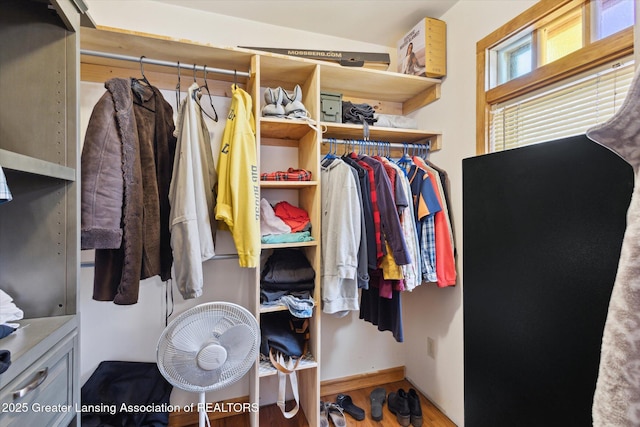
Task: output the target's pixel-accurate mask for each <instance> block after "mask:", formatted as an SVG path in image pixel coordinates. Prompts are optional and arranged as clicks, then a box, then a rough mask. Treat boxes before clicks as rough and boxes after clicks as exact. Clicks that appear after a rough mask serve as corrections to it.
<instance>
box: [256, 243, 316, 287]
mask: <svg viewBox="0 0 640 427" xmlns="http://www.w3.org/2000/svg"><path fill="white" fill-rule="evenodd" d="M315 277H316V272H315V271H314V270H313V267H312V266H311V264H310V263H309V260H307V257H306V256H305V255H304V253H303V252H302V251H300V250H297V249H288V248H284V249H275V250H274V251H273V253H272V254H271V256H269V258H268V259H267V262H266V263H265V265H264V269H263V270H262V274H261V279H260V287H261V288H262V289H264V290H269V291H311V290H313V288H314V280H315Z"/></svg>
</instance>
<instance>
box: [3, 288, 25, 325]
mask: <svg viewBox="0 0 640 427" xmlns="http://www.w3.org/2000/svg"><path fill="white" fill-rule="evenodd" d="M23 317H24V312H23V311H22V310H20V309H19V308H18V307H17V306H16V305H15V304H14V303H13V298H11V297H10V296H9V295H8V294H7V293H6V292H4V291H3V290H2V289H0V324H3V323H7V322H11V321H13V320H20V319H22V318H23Z"/></svg>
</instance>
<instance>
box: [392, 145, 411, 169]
mask: <svg viewBox="0 0 640 427" xmlns="http://www.w3.org/2000/svg"><path fill="white" fill-rule="evenodd" d="M412 163H413V159H412V158H411V156H410V155H409V144H407V143H404V142H403V143H402V157H400V159H398V161H397V162H396V164H397V165H398V166H400V168H402V169H404V168H406V167H407V166H408V165H410V164H412Z"/></svg>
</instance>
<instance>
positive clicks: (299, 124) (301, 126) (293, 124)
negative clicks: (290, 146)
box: [260, 117, 313, 140]
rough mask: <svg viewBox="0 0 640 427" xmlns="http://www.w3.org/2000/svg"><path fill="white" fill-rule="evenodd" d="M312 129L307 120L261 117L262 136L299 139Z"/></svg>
mask: <svg viewBox="0 0 640 427" xmlns="http://www.w3.org/2000/svg"><path fill="white" fill-rule="evenodd" d="M312 130H313V129H312V128H311V127H309V125H308V124H307V121H306V120H301V119H281V118H278V117H261V118H260V136H261V137H262V138H274V139H291V140H299V139H300V138H302V137H303V136H305V135H306V134H307V133H309V132H311V131H312Z"/></svg>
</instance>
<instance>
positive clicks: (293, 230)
mask: <svg viewBox="0 0 640 427" xmlns="http://www.w3.org/2000/svg"><path fill="white" fill-rule="evenodd" d="M260 232H261V235H262V239H261V241H262V243H292V242H308V241H311V240H313V237H311V220H310V219H309V214H308V213H307V211H305V210H304V209H301V208H299V207H296V206H293V205H291V204H290V203H289V202H278V203H276V205H275V206H273V207H272V206H271V204H269V202H268V201H267V200H266V199H262V200H261V201H260Z"/></svg>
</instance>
